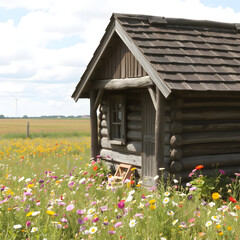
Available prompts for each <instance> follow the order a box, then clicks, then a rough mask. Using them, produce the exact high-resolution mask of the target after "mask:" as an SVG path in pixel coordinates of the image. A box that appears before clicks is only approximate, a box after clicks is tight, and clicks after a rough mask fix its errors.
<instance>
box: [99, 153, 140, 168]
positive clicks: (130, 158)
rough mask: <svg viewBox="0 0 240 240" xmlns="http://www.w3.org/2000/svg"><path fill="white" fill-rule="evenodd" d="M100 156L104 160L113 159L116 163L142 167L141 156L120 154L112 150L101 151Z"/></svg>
mask: <svg viewBox="0 0 240 240" xmlns="http://www.w3.org/2000/svg"><path fill="white" fill-rule="evenodd" d="M100 155H101V156H102V157H103V158H108V159H109V157H110V158H112V159H113V160H114V161H116V162H120V163H126V164H131V165H134V166H139V167H140V166H141V159H142V158H141V156H138V155H134V154H129V153H119V152H116V151H112V150H107V149H101V151H100Z"/></svg>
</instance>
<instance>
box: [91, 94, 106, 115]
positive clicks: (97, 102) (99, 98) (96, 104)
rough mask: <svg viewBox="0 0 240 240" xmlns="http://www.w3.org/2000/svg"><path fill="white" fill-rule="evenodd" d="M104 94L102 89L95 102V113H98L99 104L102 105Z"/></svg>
mask: <svg viewBox="0 0 240 240" xmlns="http://www.w3.org/2000/svg"><path fill="white" fill-rule="evenodd" d="M103 92H104V90H103V89H100V90H99V91H98V94H97V97H96V100H95V102H94V107H93V110H94V111H97V108H98V106H99V104H100V102H101V99H102V95H103Z"/></svg>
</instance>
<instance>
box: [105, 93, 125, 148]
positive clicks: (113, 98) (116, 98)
mask: <svg viewBox="0 0 240 240" xmlns="http://www.w3.org/2000/svg"><path fill="white" fill-rule="evenodd" d="M114 103H115V104H117V105H118V104H121V106H122V107H121V122H113V118H114V117H113V113H114ZM108 106H109V108H108V109H109V111H108V139H109V141H110V143H111V144H116V145H125V144H126V98H125V95H123V94H114V95H110V96H109V97H108ZM117 113H118V112H116V114H117ZM114 126H120V134H121V136H120V137H119V138H117V137H114V136H113V132H114V131H113V127H114Z"/></svg>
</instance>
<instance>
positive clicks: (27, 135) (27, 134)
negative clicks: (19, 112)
mask: <svg viewBox="0 0 240 240" xmlns="http://www.w3.org/2000/svg"><path fill="white" fill-rule="evenodd" d="M26 137H27V138H29V122H27V133H26Z"/></svg>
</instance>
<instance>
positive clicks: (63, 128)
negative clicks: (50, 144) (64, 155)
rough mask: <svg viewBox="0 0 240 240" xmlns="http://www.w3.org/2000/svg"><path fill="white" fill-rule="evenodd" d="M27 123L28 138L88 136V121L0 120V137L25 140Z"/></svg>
mask: <svg viewBox="0 0 240 240" xmlns="http://www.w3.org/2000/svg"><path fill="white" fill-rule="evenodd" d="M27 122H29V124H30V138H36V137H55V138H58V137H81V136H90V121H89V119H0V137H2V138H25V137H26V129H27Z"/></svg>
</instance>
